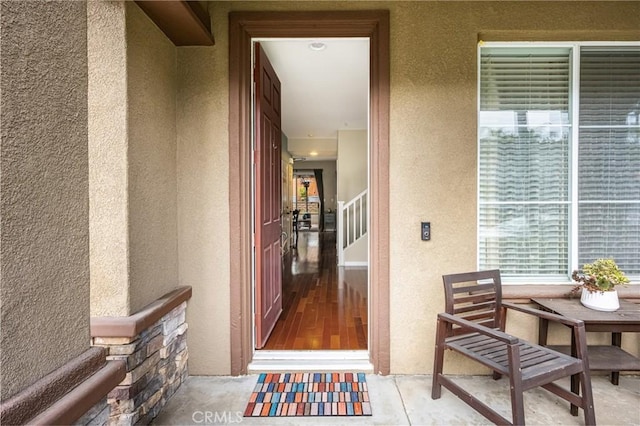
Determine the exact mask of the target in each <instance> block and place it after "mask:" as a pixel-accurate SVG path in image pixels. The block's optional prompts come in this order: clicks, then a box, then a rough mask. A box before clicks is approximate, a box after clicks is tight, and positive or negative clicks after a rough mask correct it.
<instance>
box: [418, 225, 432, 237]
mask: <svg viewBox="0 0 640 426" xmlns="http://www.w3.org/2000/svg"><path fill="white" fill-rule="evenodd" d="M421 231H422V232H421V233H420V234H421V238H422V241H429V240H430V239H431V222H422V226H421Z"/></svg>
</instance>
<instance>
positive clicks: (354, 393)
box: [244, 373, 371, 417]
mask: <svg viewBox="0 0 640 426" xmlns="http://www.w3.org/2000/svg"><path fill="white" fill-rule="evenodd" d="M370 415H371V404H370V402H369V391H368V389H367V382H366V379H365V375H364V373H286V374H284V373H283V374H275V373H274V374H271V373H269V374H267V373H263V374H260V376H259V377H258V383H257V384H256V387H255V389H254V390H253V393H252V394H251V398H250V399H249V403H248V404H247V409H246V410H244V416H245V417H279V416H370Z"/></svg>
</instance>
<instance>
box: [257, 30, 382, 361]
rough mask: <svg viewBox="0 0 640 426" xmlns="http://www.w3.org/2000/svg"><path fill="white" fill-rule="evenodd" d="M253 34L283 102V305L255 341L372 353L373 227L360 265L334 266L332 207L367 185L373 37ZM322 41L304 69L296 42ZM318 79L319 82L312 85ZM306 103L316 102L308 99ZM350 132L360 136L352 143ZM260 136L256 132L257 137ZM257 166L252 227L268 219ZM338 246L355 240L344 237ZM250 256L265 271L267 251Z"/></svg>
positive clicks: (365, 217)
mask: <svg viewBox="0 0 640 426" xmlns="http://www.w3.org/2000/svg"><path fill="white" fill-rule="evenodd" d="M252 42H253V43H256V44H255V45H256V46H257V45H259V46H260V49H264V52H265V53H266V56H267V57H268V59H269V63H270V66H272V67H273V69H274V71H275V73H276V74H277V77H276V76H274V77H273V78H277V80H278V81H279V82H280V84H281V91H280V93H281V99H280V100H281V102H282V106H281V108H280V111H281V121H282V125H281V133H282V134H281V137H280V138H274V139H280V140H282V146H281V156H282V158H281V173H282V179H281V188H280V194H281V195H280V196H281V203H282V206H281V207H282V208H281V218H280V223H281V224H282V232H281V235H282V244H281V249H282V273H281V277H282V291H281V295H282V299H281V300H280V301H279V306H281V307H282V312H281V315H280V317H279V318H278V320H277V322H276V323H275V325H274V326H273V327H272V328H271V329H270V330H271V331H270V334H269V336H268V337H267V338H266V340H265V338H264V336H263V335H262V334H259V333H263V332H264V331H262V332H261V331H260V330H264V329H265V326H264V325H262V324H256V326H255V333H256V336H255V339H256V345H255V348H256V350H259V351H260V352H263V351H279V350H285V351H307V350H314V351H318V350H338V351H345V350H348V351H365V353H363V354H362V357H363V358H368V353H366V351H367V349H368V341H369V327H368V325H369V322H368V318H369V297H368V296H369V274H368V272H369V268H368V255H369V253H368V250H367V245H368V238H369V236H368V235H361V241H359V243H360V246H361V248H360V254H359V256H360V258H359V261H358V262H357V266H356V267H354V266H353V265H347V266H345V265H340V266H338V253H337V248H338V247H337V245H338V242H337V240H336V235H337V234H338V235H340V234H339V233H337V232H336V231H337V230H338V227H339V226H340V223H341V220H342V217H341V216H340V212H339V211H338V212H337V211H336V210H337V208H338V206H339V205H340V204H344V203H345V202H346V203H348V202H349V199H345V197H348V196H352V195H353V193H362V192H363V191H364V192H366V191H368V188H369V163H368V158H369V149H368V146H369V128H368V126H369V101H370V94H369V89H370V86H369V74H370V70H369V63H370V57H369V50H370V46H369V40H368V39H367V38H362V37H359V38H338V39H330V38H323V39H317V38H314V39H297V40H295V41H292V40H290V39H282V40H279V39H272V38H269V39H266V40H263V39H254V40H252ZM317 46H323V49H330V50H331V51H332V55H331V56H326V57H324V58H323V59H316V58H320V56H316V55H317V53H310V55H311V56H309V57H308V58H307V60H308V62H309V63H308V64H303V65H306V66H307V67H306V68H304V67H302V68H300V67H301V64H299V62H300V61H299V59H300V56H303V55H304V54H309V53H308V52H306V50H305V51H304V53H303V54H302V55H301V54H300V53H299V50H297V51H296V50H295V49H300V48H302V49H307V47H309V48H311V50H316V47H317ZM291 49H293V51H291V52H289V50H291ZM290 58H294V61H295V62H296V63H295V64H293V63H292V62H291V59H290ZM302 60H303V61H304V58H303V59H302ZM318 60H319V61H320V62H318ZM314 61H316V62H314ZM254 68H255V65H254ZM290 68H293V70H291V69H290ZM347 69H348V72H347V71H346V70H347ZM327 70H332V71H331V72H328V71H327ZM257 72H258V73H260V72H262V71H260V70H258V71H257ZM256 78H259V77H256ZM261 84H262V83H260V84H259V85H257V86H256V87H261ZM314 85H319V86H322V87H321V88H314V87H313V86H314ZM346 88H349V89H346ZM330 94H333V96H330ZM305 96H306V98H305ZM260 97H264V93H255V96H254V99H255V101H254V102H256V104H257V103H258V102H259V101H260ZM312 101H313V102H312ZM322 102H324V104H321V103H322ZM310 104H314V107H313V108H311V107H307V106H308V105H310ZM261 109H262V107H260V106H258V105H256V106H254V111H256V113H255V114H254V120H253V122H254V127H253V129H254V130H253V134H254V138H257V137H259V134H260V131H262V130H263V129H262V127H263V126H264V124H263V120H262V118H261V117H260V116H259V113H258V111H260V110H261ZM319 117H320V118H319ZM354 135H355V137H356V139H357V138H359V140H360V143H354V142H353V140H354ZM260 144H261V142H260V141H258V140H256V141H255V142H254V143H253V146H254V147H259V146H260ZM260 155H261V154H256V153H254V155H253V158H254V160H253V161H254V163H256V162H257V161H261V160H255V158H256V157H260ZM340 164H341V165H342V171H341V170H340V167H339V165H340ZM260 167H261V166H260V165H258V166H257V171H256V169H254V178H253V182H254V191H253V206H254V213H253V215H254V220H257V221H256V225H255V227H256V229H257V228H259V227H261V226H263V222H260V218H258V219H255V218H257V217H258V216H259V214H260V213H262V212H258V211H256V208H261V206H264V205H265V201H264V200H263V199H261V198H264V197H265V196H266V195H265V191H264V190H263V188H262V187H258V182H259V181H260V177H259V176H256V174H257V173H258V172H259V170H260ZM275 193H276V192H274V194H275ZM368 213H369V212H368V210H365V211H363V212H362V213H361V214H360V215H359V216H358V218H357V220H358V221H361V222H365V223H364V224H359V226H360V228H361V229H367V230H368V229H369V214H368ZM354 219H355V218H354ZM362 247H364V250H362ZM339 248H340V249H342V250H350V249H352V247H348V246H347V247H345V246H343V245H342V244H340V246H339ZM254 255H255V258H254V261H253V265H254V273H253V275H254V277H257V278H260V277H259V276H258V274H259V273H261V269H258V268H257V267H258V265H262V264H264V262H263V261H262V259H260V258H259V257H260V256H261V255H262V251H261V250H260V249H259V247H256V250H255V251H254ZM259 285H260V284H258V280H257V279H256V283H255V285H254V290H253V291H254V292H253V305H254V312H259V308H261V307H262V305H261V304H262V303H263V301H262V300H261V299H260V297H261V295H260V294H259V293H260V292H261V291H262V292H263V293H264V294H266V293H267V291H263V288H262V287H259ZM267 290H268V289H267ZM272 293H274V294H276V293H275V292H272ZM262 297H264V296H262ZM254 318H255V321H256V323H257V322H258V321H260V320H261V318H260V317H259V316H258V314H255V315H254ZM256 353H257V352H256Z"/></svg>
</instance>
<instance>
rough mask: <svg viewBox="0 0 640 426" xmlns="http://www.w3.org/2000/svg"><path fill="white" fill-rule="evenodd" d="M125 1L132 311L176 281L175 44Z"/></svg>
mask: <svg viewBox="0 0 640 426" xmlns="http://www.w3.org/2000/svg"><path fill="white" fill-rule="evenodd" d="M126 6H127V47H128V48H127V77H128V79H127V92H128V125H129V127H128V130H129V131H128V140H129V151H128V156H129V175H128V179H129V244H130V246H129V250H130V257H129V262H130V265H129V268H130V286H131V289H130V299H131V300H130V312H131V313H132V312H136V311H138V310H140V309H141V308H143V307H144V306H145V305H147V304H149V303H151V302H152V301H154V300H155V299H157V298H159V297H160V296H162V295H163V294H165V293H167V292H169V291H171V290H172V289H174V288H175V287H176V286H177V285H178V240H177V233H178V230H177V183H176V135H177V134H176V90H177V67H176V47H175V46H174V45H173V44H172V43H171V41H170V40H169V39H167V37H166V36H165V35H164V34H163V33H162V31H160V30H159V29H158V28H157V27H156V26H155V24H154V23H153V22H151V20H150V19H149V18H148V17H147V16H146V15H145V14H144V13H143V12H142V11H141V10H140V8H139V7H138V6H137V5H136V4H135V3H133V2H126Z"/></svg>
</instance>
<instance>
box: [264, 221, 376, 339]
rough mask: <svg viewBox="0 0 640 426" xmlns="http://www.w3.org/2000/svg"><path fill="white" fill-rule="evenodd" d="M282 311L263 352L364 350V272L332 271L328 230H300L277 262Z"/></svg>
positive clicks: (333, 242) (334, 268)
mask: <svg viewBox="0 0 640 426" xmlns="http://www.w3.org/2000/svg"><path fill="white" fill-rule="evenodd" d="M283 263H284V265H283V268H284V270H283V274H282V276H283V278H282V280H283V295H284V298H283V312H282V315H281V316H280V319H279V320H278V322H277V323H276V326H275V328H274V330H273V332H272V333H271V337H269V340H268V341H267V344H266V346H265V347H264V349H268V350H292V349H294V350H308V349H343V350H346V349H367V326H368V321H367V306H368V305H367V268H348V269H347V268H338V267H337V264H336V263H337V262H336V239H335V233H333V232H323V233H318V232H300V233H299V237H298V248H297V249H294V250H293V251H290V253H289V254H288V255H287V256H285V258H284V260H283Z"/></svg>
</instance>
